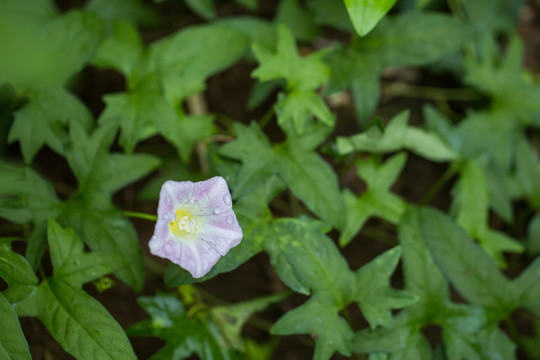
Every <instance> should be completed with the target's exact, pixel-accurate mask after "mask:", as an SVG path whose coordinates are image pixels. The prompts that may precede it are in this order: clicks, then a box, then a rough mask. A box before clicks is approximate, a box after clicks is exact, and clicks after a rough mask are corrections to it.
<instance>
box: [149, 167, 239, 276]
mask: <svg viewBox="0 0 540 360" xmlns="http://www.w3.org/2000/svg"><path fill="white" fill-rule="evenodd" d="M241 240H242V229H241V228H240V225H239V224H238V221H237V220H236V215H235V214H234V212H233V210H232V199H231V193H230V192H229V188H228V187H227V182H226V181H225V179H223V178H222V177H221V176H216V177H213V178H211V179H208V180H205V181H200V182H196V183H194V182H191V181H180V182H178V181H170V180H169V181H166V182H165V183H164V184H163V186H162V187H161V192H160V194H159V205H158V220H157V222H156V227H155V230H154V235H153V236H152V238H151V239H150V242H149V244H148V246H149V247H150V252H151V253H152V254H154V255H157V256H160V257H162V258H166V259H169V260H171V261H172V262H173V263H175V264H178V265H180V266H181V267H182V268H184V269H186V270H187V271H189V272H190V273H191V275H192V276H193V277H194V278H200V277H203V276H204V275H206V274H207V273H208V272H209V271H210V269H212V267H213V266H214V265H215V264H216V263H217V261H218V260H219V258H220V257H222V256H225V255H226V254H227V252H229V250H230V249H231V248H233V247H235V246H236V245H238V244H239V243H240V241H241Z"/></svg>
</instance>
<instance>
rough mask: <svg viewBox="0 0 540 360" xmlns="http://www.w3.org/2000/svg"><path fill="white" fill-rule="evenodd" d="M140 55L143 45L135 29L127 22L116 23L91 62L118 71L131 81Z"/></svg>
mask: <svg viewBox="0 0 540 360" xmlns="http://www.w3.org/2000/svg"><path fill="white" fill-rule="evenodd" d="M142 55H143V43H142V39H141V36H140V35H139V33H138V31H137V28H136V27H135V26H134V25H133V24H131V23H129V22H124V21H116V22H115V23H114V26H113V33H112V34H111V35H110V36H109V37H107V38H106V39H105V40H104V41H103V42H102V43H101V46H100V47H99V49H98V51H97V53H96V55H95V56H94V59H93V61H92V62H93V63H94V64H96V65H97V66H100V67H105V68H113V69H115V70H117V71H120V72H121V73H122V74H124V75H125V76H126V78H128V79H131V78H132V75H133V71H134V70H135V68H136V66H137V63H138V62H139V61H141V57H142ZM128 82H129V81H128Z"/></svg>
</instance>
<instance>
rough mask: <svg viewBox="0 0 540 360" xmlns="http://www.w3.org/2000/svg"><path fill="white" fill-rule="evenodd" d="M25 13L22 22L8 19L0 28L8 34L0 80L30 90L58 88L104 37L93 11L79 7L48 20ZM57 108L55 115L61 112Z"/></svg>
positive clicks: (52, 89)
mask: <svg viewBox="0 0 540 360" xmlns="http://www.w3.org/2000/svg"><path fill="white" fill-rule="evenodd" d="M18 7H19V5H16V6H13V8H12V9H17V8H18ZM12 11H13V10H11V11H10V10H8V14H9V13H11V12H12ZM24 14H25V15H24V16H23V19H21V21H14V22H12V21H9V22H8V25H7V26H6V28H7V29H0V31H1V30H7V31H8V34H9V35H10V38H9V41H7V42H6V43H3V45H4V46H3V49H2V52H3V56H1V57H0V69H1V70H0V79H3V78H5V79H4V81H8V82H11V83H13V84H14V85H15V86H16V87H17V88H20V89H21V90H26V91H29V92H30V93H32V92H36V91H39V92H42V93H44V94H43V95H46V93H48V92H49V91H54V92H57V91H60V90H61V88H62V87H63V86H64V85H65V83H66V82H67V80H68V79H69V78H70V77H72V76H73V75H74V74H76V73H78V72H79V71H81V70H82V68H83V67H84V65H85V64H86V63H88V61H89V60H90V59H91V57H92V56H93V53H94V51H95V50H96V48H97V47H98V45H99V43H100V41H101V39H102V36H103V32H104V29H103V23H102V21H101V20H100V19H99V18H97V17H96V16H94V15H93V14H90V13H86V12H82V11H78V10H72V11H70V12H67V13H66V14H65V15H63V16H55V17H50V18H47V20H48V21H43V20H39V21H35V18H34V19H32V20H30V21H29V19H28V18H26V19H25V17H26V16H30V18H32V12H24ZM20 15H21V13H20V14H19V16H18V18H19V19H20ZM15 16H17V15H15ZM36 59H39V61H36ZM59 109H62V107H60V108H59ZM59 109H57V111H56V113H57V114H58V113H61V111H60V110H59Z"/></svg>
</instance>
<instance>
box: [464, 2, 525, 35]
mask: <svg viewBox="0 0 540 360" xmlns="http://www.w3.org/2000/svg"><path fill="white" fill-rule="evenodd" d="M524 4H525V0H513V1H511V0H510V1H509V0H476V1H465V2H463V3H462V4H461V5H462V7H463V10H464V13H465V15H466V16H467V18H468V19H469V22H470V24H471V26H472V27H473V28H474V33H475V35H477V36H480V37H481V36H485V35H486V34H500V33H501V32H504V33H510V32H513V31H515V24H516V21H517V19H518V17H519V10H520V9H522V7H523V5H524Z"/></svg>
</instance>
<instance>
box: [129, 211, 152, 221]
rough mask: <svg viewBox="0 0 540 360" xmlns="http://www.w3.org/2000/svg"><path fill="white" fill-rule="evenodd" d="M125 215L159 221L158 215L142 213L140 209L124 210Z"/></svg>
mask: <svg viewBox="0 0 540 360" xmlns="http://www.w3.org/2000/svg"><path fill="white" fill-rule="evenodd" d="M124 215H126V216H128V217H132V218H137V219H144V220H150V221H157V216H156V215H151V214H145V213H141V212H138V211H126V210H124Z"/></svg>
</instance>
